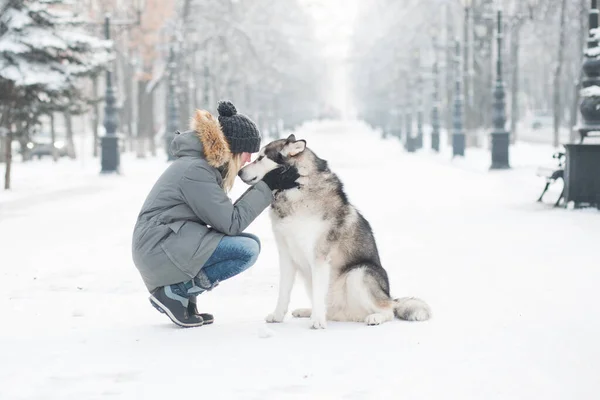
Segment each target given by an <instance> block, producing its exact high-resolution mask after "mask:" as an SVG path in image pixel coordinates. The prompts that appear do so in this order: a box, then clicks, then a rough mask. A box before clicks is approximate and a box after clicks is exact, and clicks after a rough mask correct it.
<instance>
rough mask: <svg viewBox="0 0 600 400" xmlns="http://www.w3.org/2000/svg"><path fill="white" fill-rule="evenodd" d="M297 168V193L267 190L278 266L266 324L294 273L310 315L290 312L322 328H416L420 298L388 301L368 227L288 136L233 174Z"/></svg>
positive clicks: (247, 178) (252, 178)
mask: <svg viewBox="0 0 600 400" xmlns="http://www.w3.org/2000/svg"><path fill="white" fill-rule="evenodd" d="M282 165H283V166H284V167H286V168H297V169H298V173H299V174H300V178H298V180H297V182H298V183H299V185H300V186H299V187H298V188H296V189H289V190H285V191H279V192H277V191H275V192H274V200H273V202H272V203H271V209H270V216H271V222H272V227H273V232H274V235H275V239H276V241H277V248H278V252H279V263H280V281H279V296H278V299H277V305H276V307H275V311H274V312H273V313H271V314H269V315H268V316H267V317H266V321H267V322H282V321H283V319H284V317H285V315H286V313H287V311H288V306H289V302H290V294H291V291H292V287H293V285H294V280H295V277H296V273H299V275H300V277H301V278H302V279H303V280H304V284H305V287H306V291H307V293H308V296H309V298H310V299H311V301H312V310H311V309H299V310H295V311H293V312H292V315H293V316H294V317H298V318H310V327H311V328H314V329H323V328H325V327H326V325H327V320H331V321H356V322H365V323H367V324H368V325H379V324H382V323H384V322H387V321H390V320H392V319H393V318H394V315H395V316H396V317H397V318H400V319H404V320H409V321H424V320H427V319H429V318H430V316H431V311H430V308H429V306H428V305H427V304H426V303H425V302H424V301H423V300H421V299H418V298H414V297H404V298H399V299H393V298H392V297H391V296H390V285H389V280H388V276H387V272H386V271H385V269H384V268H383V267H382V266H381V261H380V259H379V252H378V250H377V245H376V243H375V238H374V236H373V231H372V229H371V226H370V225H369V222H368V221H367V220H366V219H365V218H364V217H363V216H362V215H361V213H360V212H359V211H358V210H357V209H356V208H355V207H354V206H353V205H352V204H350V202H349V201H348V198H347V196H346V194H345V192H344V189H343V185H342V182H341V181H340V179H339V178H338V176H337V175H336V174H335V173H333V172H332V171H331V170H330V169H329V167H328V165H327V161H325V160H323V159H321V158H319V157H318V156H317V155H316V154H315V153H314V152H313V151H311V150H310V149H309V148H307V147H306V141H304V140H296V138H295V137H294V135H290V136H289V137H288V138H287V139H280V140H275V141H273V142H271V143H269V144H267V145H266V146H265V147H263V148H262V149H261V150H260V151H259V154H258V157H257V159H256V160H255V161H254V162H252V163H251V164H249V165H247V166H246V167H244V168H242V170H241V171H240V173H239V176H240V178H241V179H242V180H243V181H244V182H246V183H249V184H254V183H256V182H258V181H259V180H260V179H261V178H262V177H263V176H264V175H265V174H266V173H267V172H269V171H271V170H273V169H275V168H278V167H280V166H282Z"/></svg>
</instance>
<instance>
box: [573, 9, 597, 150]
mask: <svg viewBox="0 0 600 400" xmlns="http://www.w3.org/2000/svg"><path fill="white" fill-rule="evenodd" d="M588 23H589V27H588V29H589V30H588V32H589V31H590V30H592V29H597V28H598V0H591V6H590V13H589V22H588ZM596 38H597V36H596V35H595V34H593V33H590V34H589V36H588V38H587V50H586V52H585V59H584V61H583V65H582V69H583V73H584V74H583V79H582V81H581V87H582V91H581V96H582V98H581V103H580V106H579V111H580V112H581V119H582V121H581V124H580V126H579V129H578V130H579V135H580V137H581V139H580V143H581V142H583V139H584V138H585V137H586V136H587V135H588V133H589V132H599V131H600V96H599V95H598V92H597V90H595V89H597V87H598V86H600V63H599V62H598V59H597V56H596V55H595V54H597V50H598V41H597V40H596Z"/></svg>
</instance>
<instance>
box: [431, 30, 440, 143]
mask: <svg viewBox="0 0 600 400" xmlns="http://www.w3.org/2000/svg"><path fill="white" fill-rule="evenodd" d="M433 54H434V55H433V56H434V59H433V66H432V71H431V72H432V74H431V75H432V79H433V93H432V101H431V129H432V130H431V148H432V149H433V150H434V151H440V112H439V101H438V90H439V86H438V84H439V82H438V81H439V76H438V55H437V38H436V36H435V34H434V36H433Z"/></svg>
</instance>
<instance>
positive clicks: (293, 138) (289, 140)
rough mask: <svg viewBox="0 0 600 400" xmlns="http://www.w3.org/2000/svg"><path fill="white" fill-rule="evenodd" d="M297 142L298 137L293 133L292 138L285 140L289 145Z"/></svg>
mask: <svg viewBox="0 0 600 400" xmlns="http://www.w3.org/2000/svg"><path fill="white" fill-rule="evenodd" d="M295 141H296V135H294V134H293V133H292V134H291V135H290V136H288V138H287V139H286V140H285V143H286V144H288V143H294V142H295Z"/></svg>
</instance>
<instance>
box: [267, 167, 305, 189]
mask: <svg viewBox="0 0 600 400" xmlns="http://www.w3.org/2000/svg"><path fill="white" fill-rule="evenodd" d="M298 178H300V174H299V173H298V168H296V167H290V166H287V167H283V166H282V167H279V168H276V169H274V170H272V171H269V172H267V174H266V175H265V176H264V177H263V178H262V180H263V181H264V182H265V183H266V184H267V186H269V189H271V190H286V189H293V188H296V187H298V186H300V184H298V183H297V182H296V179H298Z"/></svg>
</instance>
